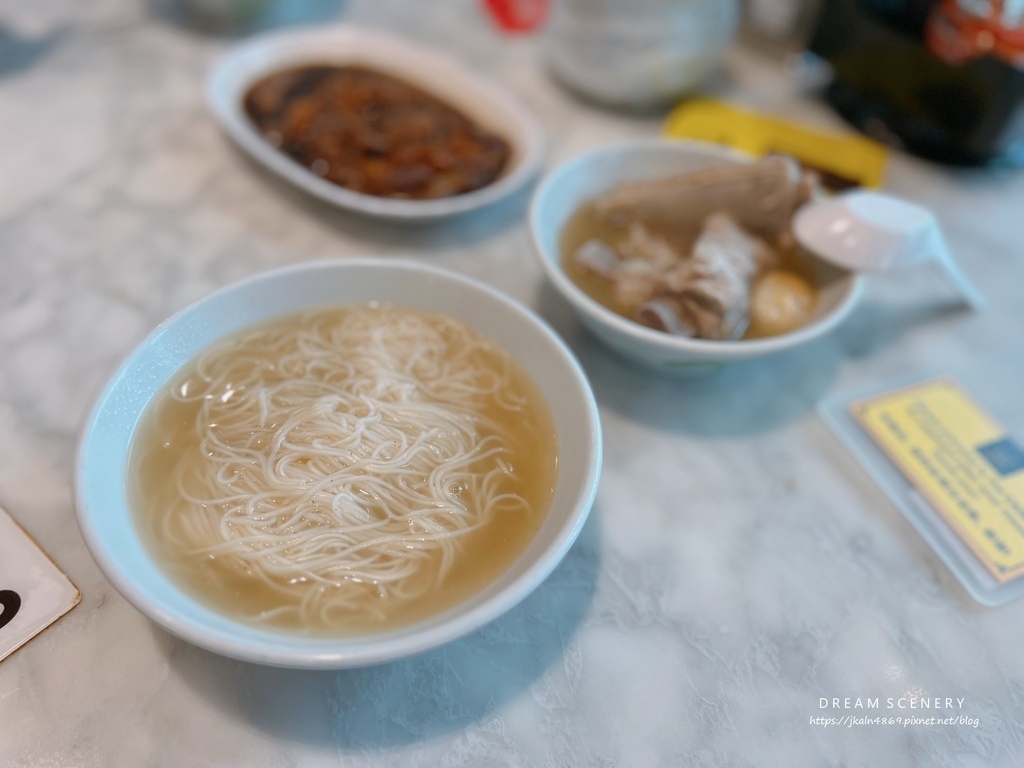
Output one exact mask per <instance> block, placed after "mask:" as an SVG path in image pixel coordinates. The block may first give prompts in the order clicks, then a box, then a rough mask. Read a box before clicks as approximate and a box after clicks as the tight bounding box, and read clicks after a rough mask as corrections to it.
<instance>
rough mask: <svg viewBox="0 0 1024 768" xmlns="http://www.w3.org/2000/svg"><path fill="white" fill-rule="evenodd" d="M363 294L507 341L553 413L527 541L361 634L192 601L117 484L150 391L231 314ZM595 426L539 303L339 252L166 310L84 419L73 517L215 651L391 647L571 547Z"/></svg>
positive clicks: (487, 614) (228, 323) (171, 621)
mask: <svg viewBox="0 0 1024 768" xmlns="http://www.w3.org/2000/svg"><path fill="white" fill-rule="evenodd" d="M371 300H379V301H385V302H392V303H395V304H398V305H403V306H408V307H413V308H418V309H423V310H428V311H438V312H446V313H449V314H451V315H454V316H456V317H458V318H459V319H461V320H463V321H464V322H466V323H468V324H469V325H471V326H472V327H474V328H476V329H477V330H479V331H480V332H482V333H484V334H486V335H488V336H490V337H491V338H493V339H495V340H496V341H497V342H498V343H499V344H501V345H502V346H503V347H505V349H506V350H508V352H509V353H511V354H512V355H513V356H514V357H515V358H516V359H517V360H518V361H519V362H520V364H521V365H522V366H523V367H524V368H525V370H526V371H527V372H528V373H529V374H530V376H531V377H532V378H533V380H534V381H535V382H536V383H537V385H538V386H539V387H540V389H541V391H542V392H543V394H544V396H545V398H546V399H547V402H548V405H549V406H550V407H551V411H552V413H553V414H554V417H555V422H556V428H557V432H558V441H559V452H560V453H559V465H558V467H559V469H558V481H557V487H556V489H555V495H554V499H553V502H552V505H551V510H550V512H549V514H548V516H547V518H546V520H545V521H544V523H543V525H542V527H541V529H540V531H539V532H538V533H537V535H536V537H535V538H534V540H533V541H532V543H531V544H530V545H529V546H528V548H527V549H526V551H525V552H524V553H523V554H522V555H521V556H520V557H519V558H518V559H517V560H516V561H515V562H514V563H513V565H512V566H511V567H510V568H509V569H508V570H507V571H505V573H503V574H502V575H501V576H500V577H499V578H498V579H497V580H496V581H495V582H494V583H492V584H490V585H489V586H488V587H487V588H486V589H484V590H483V591H482V592H480V593H479V594H477V595H475V596H473V597H471V598H470V599H468V600H466V601H465V602H463V603H462V604H460V605H458V606H456V607H454V608H452V609H450V610H448V611H446V612H445V613H442V614H440V615H438V616H435V617H434V618H432V619H428V620H426V621H423V622H420V623H418V624H414V625H411V626H408V627H404V628H401V629H397V630H393V631H390V632H387V633H381V634H377V635H373V636H369V637H357V638H349V639H328V638H311V637H302V636H299V635H295V634H286V633H283V632H274V631H268V630H265V629H260V628H256V627H254V626H251V625H249V624H245V623H243V622H240V621H236V620H233V619H231V618H228V617H225V616H223V615H221V614H219V613H217V612H216V611H215V610H212V609H210V608H207V607H205V606H204V605H202V604H200V603H198V602H197V601H195V600H194V599H193V598H191V597H189V595H188V594H186V593H185V592H183V591H182V590H181V589H179V588H178V586H176V584H175V583H174V582H173V581H171V580H170V579H168V578H167V577H166V576H165V575H164V573H163V571H162V570H161V569H160V568H159V567H158V565H157V564H156V563H154V562H153V561H152V560H151V559H150V553H149V551H148V550H147V548H146V546H144V544H143V542H142V541H141V540H140V538H139V535H138V533H137V531H136V528H135V524H134V522H133V519H132V514H131V511H130V510H129V508H128V504H127V502H126V498H125V474H126V465H127V461H128V448H129V444H130V442H131V439H132V433H133V431H134V429H135V426H136V423H137V422H138V420H139V417H140V416H141V415H142V413H143V411H144V410H145V408H146V406H147V404H148V403H149V402H150V400H151V399H152V397H153V396H154V394H155V393H156V392H157V391H158V390H160V389H161V387H162V386H163V384H164V382H166V381H167V379H168V378H169V377H170V376H171V375H172V374H173V373H174V372H175V370H177V369H178V368H179V367H180V366H181V365H183V364H184V363H185V362H187V361H188V360H189V359H190V358H191V357H192V356H193V355H194V354H195V353H197V352H198V351H199V350H200V349H202V348H204V347H206V346H207V345H208V344H210V343H211V342H213V341H215V340H216V339H218V338H220V337H222V336H224V335H225V334H229V333H231V332H232V331H235V330H237V329H239V328H242V327H245V326H248V325H250V324H252V323H256V322H259V321H261V320H265V319H267V318H270V317H274V316H277V315H281V314H284V313H289V312H294V311H298V310H301V309H303V308H306V307H314V306H319V305H324V304H332V303H364V302H368V301H371ZM600 464H601V431H600V422H599V420H598V413H597V406H596V404H595V402H594V397H593V394H592V393H591V390H590V386H589V384H588V383H587V380H586V378H585V376H584V374H583V371H582V370H581V368H580V366H579V364H578V363H577V362H576V360H575V359H574V357H573V355H572V353H571V352H570V351H569V350H568V348H567V347H566V346H565V344H564V343H563V342H562V341H561V340H560V339H559V338H558V337H557V336H556V335H555V334H554V333H553V332H552V331H551V330H550V329H549V328H548V326H547V325H545V324H544V323H543V322H542V321H540V320H539V319H538V318H537V317H536V316H535V315H534V314H533V313H531V312H530V311H528V310H527V309H525V308H524V307H522V306H521V305H519V304H517V303H515V302H513V301H512V300H511V299H509V298H507V297H505V296H504V295H502V294H501V293H499V292H498V291H495V290H494V289H492V288H489V287H486V286H484V285H482V284H481V283H478V282H475V281H472V280H470V279H468V278H465V277H461V276H458V275H455V274H453V273H450V272H446V271H443V270H440V269H437V268H433V267H428V266H425V265H421V264H418V263H416V262H409V261H383V260H379V259H373V260H371V259H346V260H342V261H323V262H313V263H310V264H304V265H301V266H297V267H291V268H287V269H282V270H276V271H272V272H268V273H265V274H261V275H257V276H255V277H252V278H250V279H248V280H244V281H242V282H240V283H236V284H234V285H231V286H229V287H227V288H224V289H222V290H219V291H217V292H216V293H213V294H211V295H210V296H208V297H206V298H204V299H202V300H200V301H198V302H196V303H195V304H193V305H191V306H189V307H187V308H186V309H184V310H182V311H181V312H179V313H178V314H176V315H174V316H173V317H171V318H170V319H169V320H167V321H166V322H164V323H163V324H162V325H161V326H160V327H159V328H157V329H156V330H155V331H153V333H152V334H150V336H149V337H148V338H147V339H146V340H145V341H144V342H143V343H142V344H141V345H140V346H139V347H138V348H137V349H136V350H135V351H134V352H133V353H132V354H131V356H130V357H129V358H128V359H127V360H126V361H125V362H124V364H123V365H122V366H121V368H120V369H119V370H118V371H117V373H116V374H115V375H114V376H113V378H112V379H111V380H110V383H109V384H108V385H107V387H106V389H105V390H104V391H103V393H102V395H101V396H100V398H99V400H98V401H97V403H96V405H95V407H94V408H93V410H92V413H91V415H90V416H89V418H88V420H87V421H86V423H85V427H84V430H83V433H82V436H81V440H80V443H79V447H78V456H77V460H76V468H75V501H76V506H77V513H78V521H79V526H80V527H81V529H82V534H83V536H84V538H85V542H86V544H87V545H88V547H89V550H90V552H91V553H92V555H93V557H94V559H95V560H96V562H97V564H98V565H99V566H100V568H101V569H102V570H103V572H104V574H106V576H107V578H108V579H110V581H111V583H112V584H113V585H114V587H115V588H116V589H117V590H118V591H119V592H120V593H121V594H122V595H124V597H125V598H126V599H127V600H128V601H129V602H130V603H131V604H132V605H134V606H135V607H136V608H137V609H138V610H140V611H141V612H142V613H144V614H145V615H147V616H148V617H149V618H151V619H152V620H153V621H155V622H156V623H157V624H159V625H161V626H162V627H164V628H165V629H167V630H169V631H170V632H172V633H174V634H175V635H178V636H179V637H181V638H183V639H185V640H188V641H189V642H192V643H194V644H196V645H199V646H202V647H204V648H206V649H208V650H211V651H213V652H215V653H219V654H222V655H225V656H230V657H233V658H237V659H242V660H246V661H252V662H257V663H263V664H272V665H277V666H287V667H306V668H331V669H336V668H342V667H354V666H363V665H368V664H375V663H380V662H385V661H391V660H394V659H398V658H401V657H404V656H408V655H411V654H415V653H419V652H422V651H425V650H428V649H430V648H433V647H435V646H438V645H441V644H443V643H446V642H449V641H451V640H454V639H455V638H457V637H459V636H462V635H465V634H467V633H469V632H472V631H473V630H475V629H477V628H479V627H481V626H482V625H484V624H485V623H487V622H489V621H491V620H492V619H495V618H497V617H498V616H499V615H501V614H502V613H504V612H505V611H507V610H509V609H510V608H512V607H513V606H514V605H515V604H516V603H518V602H519V601H520V600H522V599H523V598H524V597H525V596H526V595H527V594H529V593H530V592H531V591H532V590H533V589H534V588H535V587H537V586H538V585H539V584H540V583H541V581H543V580H544V579H545V578H546V577H547V575H548V574H549V573H550V572H551V571H552V570H553V569H554V567H555V565H556V564H557V563H558V562H559V561H560V560H561V559H562V557H563V556H564V555H565V553H566V552H567V551H568V549H569V547H570V545H571V544H572V543H573V541H574V540H575V539H576V536H577V534H578V533H579V531H580V529H581V528H582V526H583V523H584V521H585V519H586V516H587V514H588V512H589V510H590V506H591V503H592V501H593V498H594V493H595V490H596V487H597V481H598V475H599V472H600Z"/></svg>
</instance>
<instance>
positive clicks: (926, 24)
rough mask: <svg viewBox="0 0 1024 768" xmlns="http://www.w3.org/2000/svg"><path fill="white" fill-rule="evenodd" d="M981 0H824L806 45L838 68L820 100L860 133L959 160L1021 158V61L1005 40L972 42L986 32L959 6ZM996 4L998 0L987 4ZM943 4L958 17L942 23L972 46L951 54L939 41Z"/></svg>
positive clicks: (1023, 116) (1020, 160)
mask: <svg viewBox="0 0 1024 768" xmlns="http://www.w3.org/2000/svg"><path fill="white" fill-rule="evenodd" d="M984 5H985V3H983V2H979V0H973V2H965V1H964V0H960V2H959V5H957V4H956V3H953V2H948V3H941V2H940V0H826V2H825V3H823V4H822V7H821V10H820V15H819V19H818V23H817V25H816V28H815V32H814V34H813V35H812V39H811V42H810V46H809V47H810V49H811V51H812V52H814V53H816V54H817V55H819V56H821V57H822V58H824V59H825V60H826V61H828V62H829V63H830V64H831V66H832V69H833V70H834V73H835V78H834V80H833V81H832V83H831V85H830V86H829V87H828V89H827V90H826V92H825V98H826V100H827V101H828V102H829V103H830V104H831V105H832V106H833V107H834V108H835V109H836V110H837V111H838V112H839V113H840V114H841V115H842V116H843V117H844V118H845V119H846V120H847V121H848V122H850V123H852V124H853V125H854V126H856V127H857V128H859V129H860V130H862V131H863V132H864V133H866V134H868V135H870V136H872V137H874V138H876V139H879V140H881V141H884V142H886V143H888V144H890V145H894V146H898V147H901V148H904V149H906V150H908V151H910V152H912V153H914V154H917V155H920V156H922V157H926V158H929V159H932V160H938V161H940V162H945V163H951V164H959V165H964V164H966V165H978V164H984V163H989V162H991V161H994V160H999V161H1004V162H1011V163H1014V164H1018V165H1019V164H1022V163H1024V66H1022V65H1021V60H1019V59H1018V60H1014V59H1013V58H1012V51H1011V54H1010V55H1008V54H1007V53H1006V50H1005V48H1004V49H1002V50H997V49H992V50H979V49H978V48H977V46H978V45H979V42H978V41H979V40H980V41H981V43H983V44H987V43H989V42H990V40H991V39H992V37H991V35H990V33H988V32H986V31H985V27H984V26H983V24H977V23H975V21H976V20H975V19H974V18H973V17H970V15H969V13H967V11H965V10H964V9H966V8H967V7H968V6H972V7H973V8H974V9H977V8H978V7H981V6H984ZM1000 6H1001V3H999V2H998V0H997V1H996V2H993V3H991V4H990V5H989V7H988V10H992V9H995V10H996V11H997V12H998V10H999V7H1000ZM943 13H952V14H954V16H955V18H956V19H957V25H955V26H951V25H949V24H945V26H944V27H943V29H945V31H946V32H950V31H952V35H953V39H954V43H956V45H958V46H960V48H965V47H966V48H970V47H971V46H972V45H973V46H975V48H974V49H972V50H971V51H970V55H960V56H951V55H948V54H949V51H948V50H945V49H943V48H942V47H941V46H939V45H937V44H936V29H938V27H937V26H936V24H937V21H939V22H943V23H944V22H945V17H942V16H941V14H943ZM965 14H966V15H965ZM965 19H966V23H964V22H965ZM1004 23H1005V22H1004ZM1009 23H1010V24H1011V25H1012V24H1013V22H1012V21H1010V22H1009ZM979 29H981V31H980V32H979V31H978V30H979ZM1003 31H1006V32H1007V33H1008V34H1009V35H1011V36H1014V35H1017V34H1019V33H1022V32H1024V30H1018V29H1015V28H1012V27H1011V28H1010V29H1009V30H1003ZM985 35H989V37H987V38H986V37H985ZM968 38H969V39H968ZM962 53H963V51H962V50H961V54H962ZM1021 53H1022V55H1024V51H1022V52H1021Z"/></svg>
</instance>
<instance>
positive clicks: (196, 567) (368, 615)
mask: <svg viewBox="0 0 1024 768" xmlns="http://www.w3.org/2000/svg"><path fill="white" fill-rule="evenodd" d="M325 311H327V312H338V313H343V312H346V311H348V310H347V309H346V308H345V307H338V308H332V309H329V310H325ZM402 311H411V310H402ZM419 314H420V315H421V316H423V317H428V318H430V320H431V322H433V323H438V324H441V327H444V324H446V323H447V324H451V323H458V321H456V320H454V319H453V318H450V317H447V316H444V315H428V314H426V313H419ZM304 316H305V314H304V315H293V316H287V317H284V318H279V319H276V320H274V321H271V322H270V323H267V324H264V325H261V326H256V329H257V330H258V329H262V328H271V327H272V328H273V329H274V330H275V331H279V332H281V333H287V332H288V331H289V330H290V329H292V328H295V327H296V326H297V324H301V323H302V322H303V317H304ZM253 331H254V329H253V328H249V329H245V330H244V331H242V332H241V333H239V334H238V335H237V336H236V337H234V338H235V339H237V340H238V344H237V346H234V347H232V350H233V352H234V353H235V354H238V355H249V356H252V357H253V358H254V359H261V355H262V357H263V359H268V354H269V353H263V352H261V351H260V350H258V349H253V348H252V345H251V344H246V343H245V339H244V337H245V336H246V335H248V334H251V333H252V332H253ZM487 354H488V355H489V356H490V359H489V360H487V361H484V363H485V364H490V365H493V366H508V370H509V372H510V375H511V380H512V382H513V385H514V390H515V391H516V393H517V394H518V395H519V396H520V397H522V398H524V400H525V402H526V403H527V404H528V407H526V408H525V409H523V410H522V412H516V413H515V414H514V415H510V412H509V411H507V410H505V409H502V408H500V407H498V406H497V404H496V403H494V402H491V403H488V404H486V406H487V407H486V409H485V412H482V413H481V415H483V416H489V417H491V418H494V419H497V420H500V421H501V422H502V426H503V427H505V428H506V429H507V430H508V431H509V432H510V433H512V434H513V435H514V438H515V439H514V441H513V445H515V446H523V447H524V448H521V449H519V450H518V452H513V453H508V452H506V453H505V454H503V458H504V460H505V461H506V462H508V463H509V464H510V465H512V466H513V467H515V472H514V473H513V474H512V476H506V477H503V478H502V482H503V483H506V484H507V488H506V487H503V488H502V490H507V491H508V492H513V493H517V494H519V495H520V496H522V497H523V498H524V499H526V501H527V502H528V511H527V513H526V514H523V515H520V514H515V515H513V514H501V513H498V514H496V515H494V516H493V517H492V519H491V520H490V521H489V522H488V523H487V524H486V525H485V526H483V527H482V528H480V529H478V530H475V531H473V532H471V533H469V534H467V535H465V536H463V537H461V539H460V546H459V554H458V557H457V559H456V560H455V562H454V565H452V567H451V568H450V569H449V571H448V573H447V574H446V575H445V577H444V579H443V580H441V581H440V583H438V584H436V585H435V586H434V587H433V588H432V589H430V590H429V591H428V592H427V593H426V594H425V595H423V596H418V597H417V598H416V599H415V600H411V601H402V600H399V599H397V598H386V599H385V598H381V597H380V596H379V595H378V594H376V593H375V592H374V590H373V588H372V587H371V586H369V585H367V589H366V595H365V604H366V607H367V610H359V611H352V612H351V614H350V615H347V616H345V618H344V621H343V624H342V625H341V626H339V625H337V624H336V623H335V622H333V621H332V623H331V625H330V626H327V625H309V624H308V622H306V621H305V620H301V621H300V619H299V617H298V616H297V615H296V614H295V613H294V612H281V613H280V615H277V614H276V613H275V609H278V608H280V607H281V605H282V600H283V598H282V595H281V593H280V592H279V591H278V590H276V589H272V588H270V587H268V586H267V585H265V584H264V583H262V581H261V580H260V579H258V578H255V577H254V576H253V575H251V574H249V573H247V572H244V571H240V570H238V569H237V568H235V567H231V565H230V564H226V563H225V561H224V559H223V558H218V557H213V556H211V555H208V554H207V555H197V554H195V553H194V552H188V551H184V550H182V549H179V548H177V547H175V546H170V545H169V544H168V538H167V537H166V536H165V535H162V533H161V526H162V525H163V523H162V521H161V517H160V514H159V512H160V510H162V509H169V508H171V507H173V506H174V505H180V504H182V503H183V501H182V496H181V493H180V491H179V488H178V485H177V482H176V476H177V473H176V470H177V469H178V468H179V467H180V466H181V465H182V463H195V462H199V463H201V462H203V461H204V457H203V456H202V453H201V449H200V445H201V437H200V432H199V429H198V427H197V424H196V422H197V414H198V413H199V405H198V403H190V402H181V401H180V400H177V399H175V398H173V397H171V396H170V394H169V393H170V392H171V391H175V390H178V389H180V388H181V387H182V385H183V384H185V383H186V382H187V381H188V380H189V379H190V378H191V377H193V376H195V375H196V372H195V360H193V361H191V362H190V363H188V364H186V365H185V366H184V367H183V369H182V370H180V371H178V373H177V374H176V375H175V376H174V377H173V378H172V380H171V381H170V382H169V384H168V385H167V386H166V387H165V390H164V391H163V392H161V393H160V395H159V396H158V397H157V398H155V400H154V402H153V403H152V404H151V406H150V407H149V409H148V410H147V412H146V413H145V414H144V415H143V418H142V419H141V420H140V422H139V425H138V427H137V429H136V432H135V436H134V438H133V443H132V448H131V453H130V458H129V468H128V470H129V471H128V476H129V487H128V489H127V491H128V497H129V502H130V508H131V509H132V510H133V512H134V516H135V522H136V525H137V527H138V529H139V530H140V532H141V534H142V537H143V539H144V540H145V542H146V544H147V546H148V547H149V549H150V550H151V552H152V553H153V554H154V555H155V557H156V559H157V560H158V561H159V563H160V565H161V566H162V567H163V568H164V570H165V571H166V572H167V573H168V574H169V575H170V576H171V577H172V578H173V580H174V581H176V582H177V584H178V585H179V586H180V587H181V588H182V589H183V590H185V591H186V592H187V593H189V594H190V595H192V596H193V597H195V598H196V599H197V600H199V601H201V602H203V603H205V604H206V605H207V606H209V607H211V608H213V609H215V610H217V611H219V612H222V613H224V614H226V615H229V616H232V617H235V618H239V619H244V620H248V621H252V622H254V623H257V624H259V625H260V626H265V627H268V628H273V629H280V630H285V631H291V632H300V633H303V634H315V635H333V636H338V635H342V636H350V635H359V634H366V633H370V632H376V631H381V630H387V629H393V628H396V627H400V626H403V625H407V624H410V623H413V622H416V621H419V620H422V619H426V618H428V617H430V616H432V615H435V614H437V613H440V612H441V611H444V610H445V609H448V608H450V607H452V606H454V605H456V604H457V603H459V602H461V601H463V600H465V599H466V598H468V597H470V596H472V595H473V594H475V593H477V592H479V591H481V590H482V589H483V588H484V587H485V586H487V585H488V584H490V583H491V582H493V581H494V580H495V579H496V578H497V577H498V576H499V575H500V574H501V573H502V572H503V571H505V570H506V569H507V568H508V567H509V566H510V565H511V564H512V563H513V562H514V561H515V559H516V558H517V557H518V556H519V555H520V554H521V553H522V552H523V551H524V550H525V549H526V547H527V546H528V545H529V543H530V541H531V540H532V539H533V538H534V536H535V535H536V533H537V531H538V530H539V528H540V527H541V525H542V523H543V521H544V519H545V517H546V514H547V511H548V508H549V507H550V504H551V499H552V496H553V495H554V486H555V480H556V474H557V438H556V433H555V427H554V419H553V418H552V416H551V413H550V411H549V409H548V407H547V404H546V403H545V401H544V399H543V396H542V395H541V393H540V391H539V389H538V388H537V386H536V385H535V384H534V383H533V381H532V380H531V379H530V378H529V376H528V375H527V374H526V372H525V371H523V370H522V369H521V368H520V367H519V366H518V364H516V363H515V361H513V360H511V358H510V357H509V356H508V354H507V353H506V352H505V351H504V350H502V349H501V348H500V347H499V346H498V345H497V344H494V343H493V342H492V343H490V344H489V351H488V352H487ZM257 364H259V363H257ZM168 505H170V506H168ZM428 568H431V569H433V571H432V572H431V571H424V573H423V578H424V579H436V577H437V571H438V570H439V558H435V559H434V560H432V561H431V564H430V565H429V566H428ZM418 576H419V573H418V572H417V577H418Z"/></svg>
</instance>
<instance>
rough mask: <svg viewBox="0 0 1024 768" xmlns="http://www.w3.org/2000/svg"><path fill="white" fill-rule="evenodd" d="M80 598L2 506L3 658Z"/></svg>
mask: <svg viewBox="0 0 1024 768" xmlns="http://www.w3.org/2000/svg"><path fill="white" fill-rule="evenodd" d="M81 598H82V596H81V594H80V593H79V591H78V589H77V588H76V587H75V585H74V584H72V583H71V582H70V581H69V580H68V577H67V576H65V575H64V574H63V573H61V571H60V569H59V568H57V566H56V565H54V564H53V561H51V560H50V558H48V557H47V556H46V555H45V554H43V551H42V550H41V549H39V547H38V546H37V545H36V543H35V542H34V541H32V539H31V538H29V535H28V534H27V533H25V532H24V531H23V530H22V529H21V528H20V527H19V526H18V524H17V523H15V522H14V520H13V518H11V516H10V515H9V514H7V512H6V511H5V510H4V509H3V508H0V661H3V660H4V659H5V658H7V657H8V656H10V655H11V654H12V653H13V652H14V651H15V650H17V649H18V648H20V647H21V646H23V645H24V644H25V643H27V642H28V641H29V640H31V639H32V638H33V637H35V636H36V635H37V634H39V633H40V632H42V631H43V630H44V629H46V627H48V626H50V624H52V623H53V622H55V621H56V620H57V619H59V618H60V617H61V616H63V615H64V614H65V613H67V612H68V611H70V610H71V609H72V608H74V607H75V606H76V605H78V601H79V600H81Z"/></svg>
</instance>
